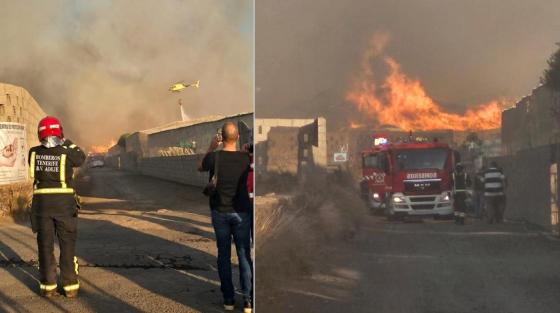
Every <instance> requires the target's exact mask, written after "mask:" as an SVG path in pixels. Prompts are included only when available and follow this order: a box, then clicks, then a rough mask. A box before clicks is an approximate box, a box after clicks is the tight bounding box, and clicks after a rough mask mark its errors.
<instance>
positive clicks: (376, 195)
mask: <svg viewBox="0 0 560 313" xmlns="http://www.w3.org/2000/svg"><path fill="white" fill-rule="evenodd" d="M373 199H374V200H378V201H379V200H380V199H381V197H380V196H379V194H378V193H377V192H375V193H374V194H373Z"/></svg>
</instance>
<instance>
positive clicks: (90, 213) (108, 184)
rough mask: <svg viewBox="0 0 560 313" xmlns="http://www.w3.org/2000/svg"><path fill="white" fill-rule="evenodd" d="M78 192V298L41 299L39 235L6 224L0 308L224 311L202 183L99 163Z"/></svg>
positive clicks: (1, 229)
mask: <svg viewBox="0 0 560 313" xmlns="http://www.w3.org/2000/svg"><path fill="white" fill-rule="evenodd" d="M78 190H79V193H80V194H81V195H82V197H83V201H84V202H85V207H84V208H83V209H82V211H81V213H80V221H79V239H78V247H77V255H78V258H79V263H80V265H81V267H80V282H81V286H82V289H81V291H80V292H81V294H80V297H79V298H77V299H66V298H64V297H62V296H57V297H55V298H54V299H52V300H45V299H43V298H41V297H39V296H38V295H37V289H38V283H37V277H38V271H37V261H36V260H37V255H36V243H35V237H34V235H33V234H32V233H31V230H30V229H29V227H28V226H27V225H16V224H7V223H3V224H0V312H221V311H222V310H221V295H220V290H219V284H218V275H217V272H216V269H215V264H216V259H215V255H216V248H215V241H214V240H215V239H214V235H213V231H212V226H211V223H210V218H209V211H208V207H207V202H206V201H207V200H206V198H205V197H204V196H203V195H202V194H201V192H200V189H199V188H190V187H187V186H183V185H179V184H174V183H170V182H165V181H161V180H158V179H153V178H149V177H144V176H140V175H135V174H130V173H125V172H118V171H113V170H110V169H95V170H91V171H89V172H88V173H86V174H85V175H84V176H83V177H82V178H81V180H80V184H79V186H78ZM56 254H58V252H57V253H56ZM234 275H235V276H234V277H237V276H238V275H237V274H234Z"/></svg>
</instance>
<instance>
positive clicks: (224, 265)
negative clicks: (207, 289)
mask: <svg viewBox="0 0 560 313" xmlns="http://www.w3.org/2000/svg"><path fill="white" fill-rule="evenodd" d="M252 224H253V219H252V217H251V213H250V212H242V213H220V212H217V211H215V210H212V225H213V226H214V232H215V233H216V242H217V245H218V273H219V275H220V283H221V290H222V294H223V296H224V300H228V301H229V300H233V299H234V288H233V280H232V274H231V239H232V237H233V241H234V243H235V250H236V251H237V258H238V259H239V280H240V282H241V292H242V294H243V298H244V299H245V300H248V301H250V300H251V299H252V294H253V261H252V260H251V232H250V230H251V225H252Z"/></svg>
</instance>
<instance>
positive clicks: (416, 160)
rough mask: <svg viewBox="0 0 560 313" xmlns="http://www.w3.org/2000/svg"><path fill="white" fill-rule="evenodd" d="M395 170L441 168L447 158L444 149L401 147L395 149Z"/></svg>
mask: <svg viewBox="0 0 560 313" xmlns="http://www.w3.org/2000/svg"><path fill="white" fill-rule="evenodd" d="M396 160H397V162H396V163H397V170H421V169H438V170H442V169H443V168H444V166H445V161H446V160H447V150H446V149H439V148H438V149H403V150H397V151H396Z"/></svg>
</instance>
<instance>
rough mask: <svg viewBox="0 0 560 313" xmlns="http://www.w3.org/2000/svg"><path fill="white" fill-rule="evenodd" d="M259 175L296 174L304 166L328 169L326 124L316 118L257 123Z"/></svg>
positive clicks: (257, 167)
mask: <svg viewBox="0 0 560 313" xmlns="http://www.w3.org/2000/svg"><path fill="white" fill-rule="evenodd" d="M255 151H256V152H255V153H256V155H257V159H256V160H255V161H256V162H255V164H256V171H257V174H264V173H266V172H274V173H287V174H292V175H296V174H297V173H298V172H299V171H300V169H301V167H302V166H319V167H327V165H328V160H327V122H326V120H325V118H322V117H318V118H316V119H275V118H265V119H256V120H255Z"/></svg>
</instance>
